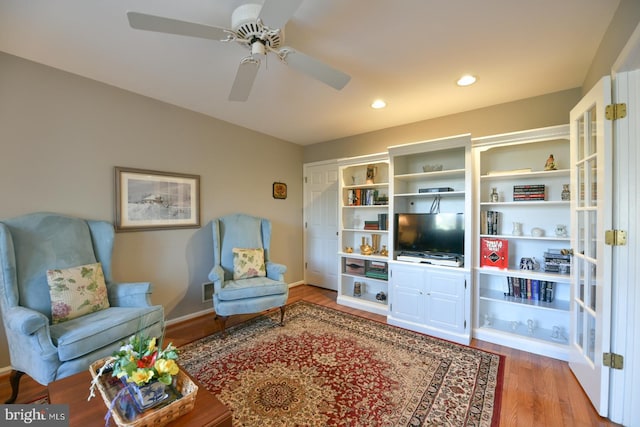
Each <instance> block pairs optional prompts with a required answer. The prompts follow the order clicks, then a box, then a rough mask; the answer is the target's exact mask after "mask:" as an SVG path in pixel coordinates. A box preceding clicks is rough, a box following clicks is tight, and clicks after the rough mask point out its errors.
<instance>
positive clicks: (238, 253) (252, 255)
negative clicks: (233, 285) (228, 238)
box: [233, 248, 267, 280]
mask: <svg viewBox="0 0 640 427" xmlns="http://www.w3.org/2000/svg"><path fill="white" fill-rule="evenodd" d="M266 275H267V269H266V268H265V265H264V250H263V249H262V248H256V249H242V248H233V280H238V279H248V278H250V277H264V276H266Z"/></svg>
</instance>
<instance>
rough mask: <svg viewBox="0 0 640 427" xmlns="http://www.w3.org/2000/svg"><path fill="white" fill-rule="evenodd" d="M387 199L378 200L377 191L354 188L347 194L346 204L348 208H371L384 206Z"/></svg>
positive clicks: (387, 201)
mask: <svg viewBox="0 0 640 427" xmlns="http://www.w3.org/2000/svg"><path fill="white" fill-rule="evenodd" d="M388 203H389V199H388V198H383V199H380V198H378V190H375V189H373V188H354V189H351V190H349V192H348V193H347V204H348V205H349V206H373V205H386V204H388Z"/></svg>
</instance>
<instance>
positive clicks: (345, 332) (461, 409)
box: [180, 302, 504, 427]
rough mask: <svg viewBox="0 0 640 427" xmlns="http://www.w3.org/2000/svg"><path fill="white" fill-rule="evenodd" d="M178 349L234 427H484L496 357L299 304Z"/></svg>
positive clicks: (496, 400) (496, 402) (494, 404)
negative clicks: (282, 313)
mask: <svg viewBox="0 0 640 427" xmlns="http://www.w3.org/2000/svg"><path fill="white" fill-rule="evenodd" d="M279 316H280V314H279V311H277V312H273V313H272V314H268V315H265V316H260V317H257V318H255V319H253V320H250V321H248V322H246V323H243V324H241V325H238V326H235V327H233V328H230V329H229V330H228V331H227V337H226V338H222V337H221V336H220V334H215V335H211V336H209V337H206V338H203V339H201V340H199V341H196V342H194V343H191V344H188V345H186V346H183V347H182V348H181V355H180V364H181V365H182V367H183V368H184V369H185V370H186V371H187V372H189V373H190V374H191V375H192V376H194V377H195V378H197V380H198V381H200V382H201V383H202V384H203V385H204V386H205V387H206V388H207V389H208V390H209V391H210V392H212V393H213V394H215V395H216V396H218V398H219V399H220V400H221V401H222V402H223V403H225V404H226V405H227V407H229V408H230V409H231V410H232V412H233V424H234V425H235V426H334V425H336V426H420V425H425V426H456V427H458V426H487V427H488V426H494V425H498V422H499V409H500V390H501V387H502V376H503V368H502V366H503V363H504V361H503V360H502V358H503V356H500V355H497V354H493V353H489V352H486V351H482V350H477V349H473V348H470V347H466V346H462V345H459V344H454V343H451V342H448V341H443V340H439V339H436V338H433V337H429V336H427V335H423V334H420V333H416V332H412V331H407V330H404V329H401V328H396V327H393V326H389V325H386V324H383V323H379V322H375V321H371V320H368V319H364V318H361V317H357V316H353V315H349V314H346V313H342V312H340V311H337V310H333V309H330V308H326V307H322V306H318V305H315V304H311V303H307V302H297V303H294V304H292V305H290V306H288V307H287V312H286V316H285V325H284V327H281V326H280V325H279Z"/></svg>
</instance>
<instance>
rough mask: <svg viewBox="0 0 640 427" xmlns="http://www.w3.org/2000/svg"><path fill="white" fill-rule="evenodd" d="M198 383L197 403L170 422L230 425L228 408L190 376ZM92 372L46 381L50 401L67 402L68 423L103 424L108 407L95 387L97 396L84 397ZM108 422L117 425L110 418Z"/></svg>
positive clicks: (194, 424)
mask: <svg viewBox="0 0 640 427" xmlns="http://www.w3.org/2000/svg"><path fill="white" fill-rule="evenodd" d="M190 378H191V380H192V381H193V382H195V383H196V384H197V385H198V394H197V395H196V403H195V406H194V408H193V410H192V411H190V412H189V413H187V414H185V415H183V416H181V417H180V418H177V419H175V420H173V421H172V422H171V423H169V424H168V425H169V426H223V427H231V411H229V409H228V408H227V407H226V406H225V405H224V404H223V403H222V402H220V401H219V400H218V398H217V397H215V396H214V395H213V394H211V393H209V392H208V391H207V390H206V389H205V388H204V386H202V385H201V384H200V383H198V382H197V381H196V380H194V379H193V378H192V377H190ZM90 385H91V374H90V373H89V370H87V371H85V372H80V373H78V374H75V375H72V376H70V377H67V378H63V379H61V380H58V381H54V382H52V383H49V386H48V389H49V401H50V402H51V403H54V404H68V405H69V426H70V427H73V426H81V427H91V426H96V427H97V426H104V415H105V414H106V412H107V407H106V405H105V404H104V401H103V400H102V397H101V396H100V391H98V390H96V396H95V397H93V398H92V399H91V400H89V401H87V397H88V396H89V386H90ZM111 425H114V426H115V425H116V424H115V422H114V421H113V420H111Z"/></svg>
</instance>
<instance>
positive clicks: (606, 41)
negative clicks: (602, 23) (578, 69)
mask: <svg viewBox="0 0 640 427" xmlns="http://www.w3.org/2000/svg"><path fill="white" fill-rule="evenodd" d="M638 23H640V1H638V0H620V4H619V5H618V9H617V10H616V13H615V15H614V16H613V18H612V19H611V23H610V24H609V27H608V28H607V32H606V34H605V35H604V37H603V38H602V41H601V42H600V47H599V48H598V51H597V52H596V56H595V58H594V60H593V62H592V63H591V66H590V67H589V70H588V72H587V73H586V77H585V80H584V82H583V84H582V93H583V94H585V93H587V92H588V91H589V89H591V88H592V87H593V85H594V84H596V83H597V82H598V80H600V78H601V77H602V76H604V75H607V74H609V73H610V72H611V66H612V65H613V63H614V62H615V61H616V59H618V55H620V51H621V50H622V48H623V47H624V45H625V44H626V43H627V40H628V39H629V37H630V36H631V34H632V33H633V31H634V30H635V29H636V27H637V26H638Z"/></svg>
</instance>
